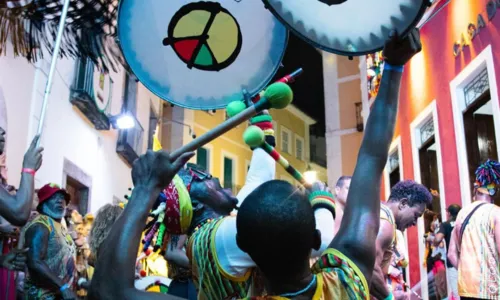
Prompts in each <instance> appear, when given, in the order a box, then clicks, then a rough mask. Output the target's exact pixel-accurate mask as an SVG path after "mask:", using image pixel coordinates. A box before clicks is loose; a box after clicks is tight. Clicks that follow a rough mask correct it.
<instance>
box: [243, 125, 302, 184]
mask: <svg viewBox="0 0 500 300" xmlns="http://www.w3.org/2000/svg"><path fill="white" fill-rule="evenodd" d="M243 140H244V141H245V143H246V144H247V145H248V146H250V147H254V148H255V147H260V148H261V149H262V150H264V151H266V153H267V154H269V156H271V157H272V158H273V159H274V160H275V161H276V162H277V163H278V164H280V165H281V166H282V167H283V168H284V169H285V171H287V173H288V174H290V175H292V177H293V178H294V179H295V180H297V181H298V182H300V184H302V185H303V186H304V187H308V186H309V184H308V183H307V182H306V180H305V179H304V176H303V175H302V173H300V172H299V171H298V170H297V169H295V168H294V167H293V166H292V165H291V164H290V163H289V162H288V160H287V159H286V158H284V157H283V156H282V155H281V154H279V152H278V151H276V149H274V147H273V146H271V145H269V143H267V142H266V139H265V135H264V131H262V129H260V128H259V127H257V126H255V125H252V126H249V127H248V128H247V130H245V133H244V134H243Z"/></svg>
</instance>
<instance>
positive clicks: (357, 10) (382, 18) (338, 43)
mask: <svg viewBox="0 0 500 300" xmlns="http://www.w3.org/2000/svg"><path fill="white" fill-rule="evenodd" d="M263 1H264V3H266V5H267V6H268V7H269V9H270V10H271V12H272V13H273V14H274V15H276V17H277V18H278V19H280V20H281V21H282V22H283V23H284V24H286V25H287V27H288V28H289V29H290V30H291V31H292V32H293V33H295V34H297V35H298V36H300V37H301V38H303V39H304V40H305V41H307V42H308V43H310V44H311V45H313V46H315V47H317V48H320V49H322V50H325V51H328V52H332V53H337V54H341V55H346V56H358V55H364V54H368V53H374V52H376V51H378V50H381V49H382V48H383V46H384V44H385V41H386V40H387V38H388V37H389V33H390V31H391V30H392V29H395V30H396V31H397V32H398V33H399V34H401V35H405V34H407V33H408V32H409V30H411V29H412V28H414V27H415V26H416V25H417V23H418V21H419V20H420V19H421V18H422V16H423V14H424V12H425V10H426V8H427V7H428V6H429V5H430V3H431V1H430V0H376V1H375V0H263Z"/></svg>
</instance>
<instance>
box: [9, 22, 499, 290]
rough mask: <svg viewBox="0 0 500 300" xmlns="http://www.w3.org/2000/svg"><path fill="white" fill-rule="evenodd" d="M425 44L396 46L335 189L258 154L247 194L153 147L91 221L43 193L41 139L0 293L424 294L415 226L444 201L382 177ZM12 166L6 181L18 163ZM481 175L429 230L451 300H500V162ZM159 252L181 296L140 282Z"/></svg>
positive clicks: (14, 205)
mask: <svg viewBox="0 0 500 300" xmlns="http://www.w3.org/2000/svg"><path fill="white" fill-rule="evenodd" d="M420 50H421V43H420V36H419V32H418V30H417V29H415V30H413V31H412V32H411V33H410V34H408V35H407V36H406V37H404V38H400V37H398V35H397V34H393V35H392V36H391V38H390V40H389V41H388V42H387V43H386V46H385V49H384V52H383V53H384V61H385V67H384V72H383V76H382V78H381V85H380V90H379V92H378V95H377V98H376V100H375V102H374V105H373V107H372V110H371V113H370V116H369V118H368V120H367V126H366V130H365V134H364V138H363V141H362V144H361V148H360V150H359V155H358V159H357V164H356V167H355V170H354V174H353V175H352V177H351V176H342V177H341V178H340V179H339V180H338V181H337V184H336V186H335V187H334V189H333V190H330V189H329V187H328V186H327V185H326V184H324V183H321V182H316V183H314V184H312V185H311V186H307V188H305V189H298V188H297V187H295V186H293V185H292V184H290V183H287V182H284V181H280V180H275V179H274V177H275V167H276V165H275V162H274V160H273V159H272V158H271V157H270V156H269V155H268V154H267V153H266V152H264V151H263V150H262V149H259V148H256V149H253V156H252V160H251V164H250V168H249V171H248V175H247V178H246V182H245V186H244V187H243V189H242V190H241V191H240V192H239V193H238V194H237V195H233V194H232V192H231V191H230V190H227V189H223V188H222V186H221V184H220V182H219V180H218V179H217V178H214V177H212V176H211V175H210V174H208V173H207V172H206V171H205V170H203V169H201V168H200V167H198V166H196V165H189V164H187V162H188V160H189V159H190V158H191V157H192V156H193V155H194V154H193V153H191V152H188V153H184V154H182V155H181V156H180V157H179V158H177V159H175V160H172V159H171V157H170V156H169V154H168V153H167V152H164V151H157V152H152V151H148V152H147V153H146V154H145V155H142V156H141V157H139V158H138V159H137V160H136V161H135V162H134V164H133V168H132V180H133V184H134V189H133V191H132V195H131V197H130V198H129V201H128V202H127V204H126V205H125V207H124V208H123V207H121V206H118V205H111V204H108V205H106V206H104V207H102V208H101V209H100V210H99V211H98V212H97V214H96V216H95V218H94V217H93V216H92V215H87V216H84V217H82V216H79V215H78V213H76V212H71V213H68V204H69V200H70V195H69V194H68V193H67V192H66V191H65V190H64V189H63V188H61V187H59V186H58V185H56V184H46V185H44V186H43V187H41V188H40V189H39V190H37V191H36V193H35V190H34V176H35V174H36V171H37V170H38V169H39V168H40V166H41V164H42V153H43V149H42V148H40V147H37V142H38V137H35V139H34V140H33V142H32V144H31V146H30V148H29V149H28V151H27V152H26V155H25V157H24V164H23V167H22V177H21V182H20V185H19V188H18V189H14V188H12V187H10V186H9V185H8V184H7V179H6V177H3V175H2V188H0V216H1V217H2V218H1V219H0V221H1V222H0V243H1V244H0V249H2V253H1V256H0V267H1V268H2V269H1V270H0V287H1V290H0V299H7V300H11V299H16V295H17V298H19V299H23V298H24V299H44V300H45V299H47V300H48V299H78V298H88V299H208V300H212V299H257V300H258V299H370V298H371V299H380V300H385V299H411V298H412V297H413V292H414V291H411V290H410V289H409V286H408V284H407V283H406V282H405V268H406V267H407V265H408V254H407V249H405V246H404V237H403V232H404V231H405V230H406V229H407V228H409V227H411V226H415V225H416V224H417V220H418V219H419V218H420V217H422V216H423V215H424V214H425V212H426V209H427V208H428V207H430V206H431V205H432V198H433V195H432V194H431V192H430V190H429V189H428V188H427V187H425V186H423V185H422V184H419V183H417V182H414V181H412V180H404V181H401V182H399V183H397V184H395V185H394V186H393V187H392V189H391V193H390V196H389V198H388V199H384V200H386V201H383V203H382V202H381V199H380V181H381V176H382V172H383V169H384V167H385V165H386V162H387V158H388V149H389V145H390V143H391V141H392V138H393V133H394V127H395V121H396V115H397V108H398V98H399V87H400V82H401V75H402V72H403V66H404V65H405V64H406V63H407V62H408V61H409V60H410V59H411V58H412V57H413V56H414V55H415V54H416V53H418V52H419V51H420ZM257 118H258V120H260V121H259V122H257V121H256V120H257V119H254V121H255V122H252V123H253V124H254V125H256V126H261V127H262V128H263V129H265V130H264V132H265V134H266V141H267V142H268V143H269V144H271V145H274V144H275V140H274V131H273V130H272V118H271V117H270V116H269V115H266V116H265V117H264V118H263V117H262V115H261V116H257ZM262 120H265V121H264V122H263V121H262ZM4 135H5V132H4V131H2V132H1V134H0V146H1V149H0V154H3V152H4V146H5V139H4ZM0 168H3V169H2V170H3V172H0V174H5V172H4V168H5V164H2V165H1V166H0ZM477 174H478V178H477V184H476V185H475V187H474V191H473V192H474V199H475V201H474V202H473V203H472V204H470V205H468V206H466V207H464V209H462V210H461V207H460V206H458V205H455V204H454V205H451V206H449V207H448V209H447V213H448V215H447V218H446V220H447V221H446V222H443V223H440V222H439V217H438V216H431V219H430V222H428V223H429V225H428V226H427V227H428V228H427V231H428V234H426V236H425V241H426V245H427V249H428V252H427V253H428V254H427V256H426V258H427V259H426V263H427V267H428V270H429V272H430V273H432V274H433V275H434V285H435V288H436V294H437V295H438V297H439V298H438V299H446V298H448V297H449V298H452V297H458V296H460V297H461V298H462V299H500V293H499V291H498V289H499V287H500V286H499V282H500V269H499V266H500V263H499V259H500V257H499V252H500V223H499V222H500V208H499V207H497V206H495V205H494V204H492V203H493V196H495V193H496V191H497V189H498V186H500V164H498V163H497V162H493V161H488V162H486V163H485V164H484V165H482V166H480V167H479V170H478V172H477ZM457 202H460V201H457ZM426 216H427V214H426ZM17 228H20V229H17ZM138 249H139V251H138ZM153 252H154V253H159V254H161V255H163V256H164V257H165V259H166V260H167V262H168V276H169V277H170V279H171V281H170V283H169V288H168V295H164V294H162V293H151V292H147V291H145V290H139V289H137V288H136V285H135V283H136V282H137V280H140V279H141V277H144V275H145V274H142V272H143V271H144V266H143V265H141V264H139V263H138V262H139V260H138V256H139V257H141V255H142V257H145V256H147V255H150V254H151V253H153ZM16 280H17V282H18V283H19V286H20V288H18V290H17V291H16ZM448 286H450V288H451V290H452V293H453V295H448Z"/></svg>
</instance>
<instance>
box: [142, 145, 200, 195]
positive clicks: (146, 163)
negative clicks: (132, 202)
mask: <svg viewBox="0 0 500 300" xmlns="http://www.w3.org/2000/svg"><path fill="white" fill-rule="evenodd" d="M193 155H194V152H187V153H184V154H182V155H181V156H180V157H179V158H177V159H176V160H175V161H173V162H171V161H170V155H169V154H168V152H166V151H158V152H153V151H151V150H148V152H147V153H146V154H144V155H141V156H140V157H139V158H138V159H137V160H136V161H134V165H133V166H132V182H133V183H134V186H146V187H149V188H159V189H163V188H165V187H166V186H167V185H168V184H169V183H170V182H171V181H172V179H173V178H174V176H175V174H177V172H178V171H179V170H180V169H181V168H182V167H183V166H184V164H186V163H187V162H188V160H189V159H191V157H193Z"/></svg>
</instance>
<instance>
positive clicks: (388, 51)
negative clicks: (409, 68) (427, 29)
mask: <svg viewBox="0 0 500 300" xmlns="http://www.w3.org/2000/svg"><path fill="white" fill-rule="evenodd" d="M421 50H422V42H421V41H420V32H419V30H418V29H417V28H414V29H413V30H412V31H410V32H409V33H408V35H407V36H406V37H405V38H404V39H402V38H400V37H399V35H398V34H397V32H395V31H393V32H391V36H390V37H389V40H388V41H387V42H386V44H385V47H384V60H385V61H386V62H388V63H389V64H391V65H393V66H403V65H405V64H406V63H407V62H408V61H409V60H410V59H411V58H412V57H413V56H414V55H415V54H417V53H419V52H420V51H421Z"/></svg>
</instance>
